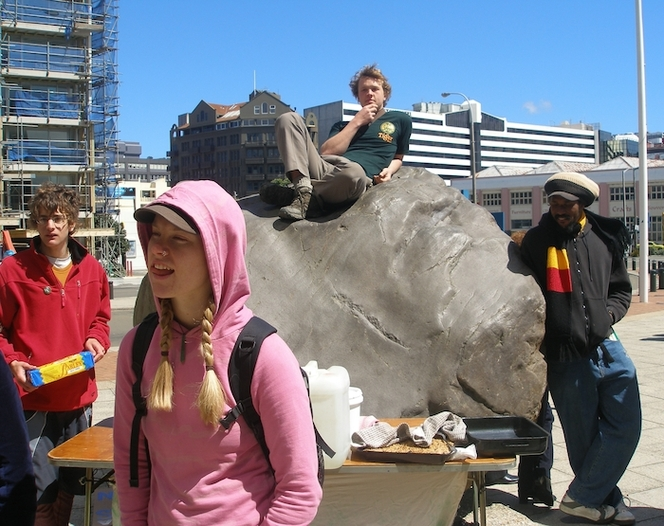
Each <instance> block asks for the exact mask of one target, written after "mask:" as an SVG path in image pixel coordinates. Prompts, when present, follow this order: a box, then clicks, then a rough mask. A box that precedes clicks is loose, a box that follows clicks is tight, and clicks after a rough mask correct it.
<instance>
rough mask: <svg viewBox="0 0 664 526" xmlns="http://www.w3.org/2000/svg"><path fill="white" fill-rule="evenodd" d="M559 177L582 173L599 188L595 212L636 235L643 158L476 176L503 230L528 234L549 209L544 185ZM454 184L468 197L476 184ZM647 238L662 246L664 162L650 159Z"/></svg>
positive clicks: (496, 169) (481, 195)
mask: <svg viewBox="0 0 664 526" xmlns="http://www.w3.org/2000/svg"><path fill="white" fill-rule="evenodd" d="M557 172H580V173H583V174H585V175H587V176H588V177H589V178H590V179H592V180H593V181H595V182H596V183H597V184H598V185H599V187H600V197H599V200H598V201H596V202H595V203H594V204H593V205H592V206H591V207H590V210H592V211H593V212H597V213H599V214H601V215H603V216H606V217H614V218H617V219H621V220H622V221H623V222H624V223H625V225H626V226H627V228H628V230H629V231H630V233H631V234H632V238H633V242H634V236H635V235H636V233H637V231H638V229H637V225H638V224H639V222H640V218H639V211H640V206H641V205H640V203H639V196H640V180H639V159H638V157H617V158H615V159H612V160H610V161H607V162H605V163H602V164H587V163H566V162H558V161H556V162H551V163H547V164H546V165H543V166H539V167H537V168H535V169H516V170H515V169H511V168H507V169H505V168H503V167H498V166H494V167H491V168H488V169H486V170H483V171H482V172H480V173H478V174H477V179H476V185H477V193H478V201H477V202H478V204H480V205H482V206H484V207H485V208H486V209H487V210H488V211H489V212H491V213H492V214H493V216H494V217H495V219H496V222H497V223H498V226H500V227H501V228H502V229H503V230H527V229H528V228H530V227H531V226H534V225H536V224H537V223H538V222H539V220H540V217H541V216H542V214H543V213H544V212H546V210H548V202H547V197H546V194H545V193H544V183H545V182H546V180H547V179H548V178H549V177H551V176H552V175H553V174H555V173H557ZM451 185H452V186H453V187H455V188H457V189H459V190H460V191H462V192H463V193H464V194H465V195H467V196H468V195H469V192H470V190H471V181H470V180H468V179H455V180H452V181H451ZM647 195H648V238H649V240H650V241H655V242H657V243H662V241H663V240H664V234H663V231H662V215H663V214H664V160H655V159H649V160H648V192H647Z"/></svg>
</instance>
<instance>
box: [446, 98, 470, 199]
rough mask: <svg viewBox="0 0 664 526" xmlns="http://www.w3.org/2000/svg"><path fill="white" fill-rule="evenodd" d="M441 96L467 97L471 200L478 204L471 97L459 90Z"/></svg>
mask: <svg viewBox="0 0 664 526" xmlns="http://www.w3.org/2000/svg"><path fill="white" fill-rule="evenodd" d="M440 95H441V97H443V98H446V97H449V96H450V95H459V96H460V97H463V98H464V99H466V102H467V103H468V133H469V134H470V177H471V184H472V190H471V200H472V202H473V203H475V204H477V166H476V163H475V118H474V117H473V108H472V106H471V104H470V99H469V98H468V97H466V96H465V95H464V94H463V93H461V92H458V91H449V92H447V91H446V92H444V93H441V94H440Z"/></svg>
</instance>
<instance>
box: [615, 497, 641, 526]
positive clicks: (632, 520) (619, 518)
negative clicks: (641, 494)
mask: <svg viewBox="0 0 664 526" xmlns="http://www.w3.org/2000/svg"><path fill="white" fill-rule="evenodd" d="M615 509H616V515H615V517H613V523H612V524H620V525H621V526H631V525H632V524H636V517H634V514H633V513H632V512H631V511H630V509H629V508H628V507H627V505H626V504H625V501H624V500H621V501H620V502H619V503H618V504H617V505H616V506H615Z"/></svg>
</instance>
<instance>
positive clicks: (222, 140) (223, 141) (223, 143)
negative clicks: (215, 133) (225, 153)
mask: <svg viewBox="0 0 664 526" xmlns="http://www.w3.org/2000/svg"><path fill="white" fill-rule="evenodd" d="M227 142H228V141H227V140H226V136H225V135H222V136H221V137H217V146H226V143H227Z"/></svg>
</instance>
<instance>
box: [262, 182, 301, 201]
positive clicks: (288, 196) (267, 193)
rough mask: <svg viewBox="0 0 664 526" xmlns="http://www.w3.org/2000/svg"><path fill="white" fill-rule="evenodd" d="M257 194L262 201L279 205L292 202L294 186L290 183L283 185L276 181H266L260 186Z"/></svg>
mask: <svg viewBox="0 0 664 526" xmlns="http://www.w3.org/2000/svg"><path fill="white" fill-rule="evenodd" d="M258 195H259V196H260V198H261V201H263V202H264V203H267V204H268V205H274V206H279V207H281V206H286V205H288V204H290V203H292V202H293V199H294V198H295V188H293V186H291V185H288V186H283V185H280V184H276V183H267V184H264V185H263V186H261V187H260V190H258Z"/></svg>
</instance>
